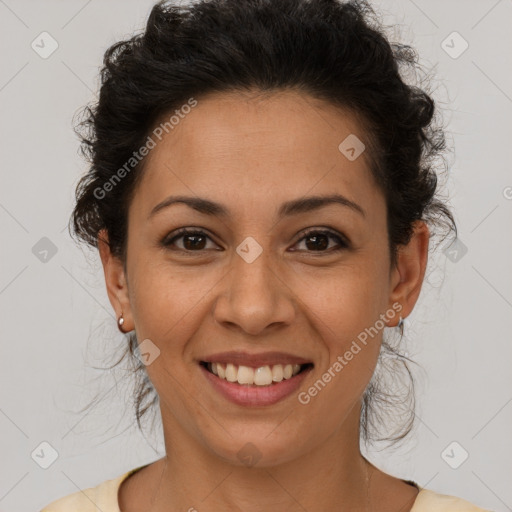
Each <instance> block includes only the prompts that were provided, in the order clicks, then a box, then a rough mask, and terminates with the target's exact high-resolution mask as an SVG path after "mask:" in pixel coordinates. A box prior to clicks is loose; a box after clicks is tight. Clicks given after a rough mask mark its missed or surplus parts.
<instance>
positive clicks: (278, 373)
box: [201, 361, 312, 386]
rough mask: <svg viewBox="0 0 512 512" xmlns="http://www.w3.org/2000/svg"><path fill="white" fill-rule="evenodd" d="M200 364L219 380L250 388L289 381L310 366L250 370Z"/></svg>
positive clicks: (249, 368)
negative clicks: (245, 385) (249, 386)
mask: <svg viewBox="0 0 512 512" xmlns="http://www.w3.org/2000/svg"><path fill="white" fill-rule="evenodd" d="M201 364H202V365H204V366H205V367H206V369H207V370H208V371H209V372H211V373H213V374H214V375H217V377H219V378H220V379H224V380H227V381H228V382H236V383H238V384H247V385H251V386H252V385H254V386H271V385H273V384H276V383H279V382H282V381H283V380H285V379H291V378H292V377H294V376H295V375H297V374H299V373H300V372H301V371H304V370H305V369H306V368H307V367H310V366H312V364H311V363H307V364H285V365H283V364H275V365H272V366H270V365H265V366H260V367H258V368H252V367H250V366H244V365H236V364H232V363H208V362H206V361H202V362H201Z"/></svg>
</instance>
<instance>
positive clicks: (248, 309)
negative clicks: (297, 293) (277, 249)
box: [214, 249, 296, 336]
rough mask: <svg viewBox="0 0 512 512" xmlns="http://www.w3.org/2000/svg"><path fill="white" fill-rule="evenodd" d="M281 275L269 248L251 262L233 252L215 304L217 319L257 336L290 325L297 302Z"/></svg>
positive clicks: (226, 325) (226, 324)
mask: <svg viewBox="0 0 512 512" xmlns="http://www.w3.org/2000/svg"><path fill="white" fill-rule="evenodd" d="M279 274H280V272H279V269H278V268H277V265H276V264H275V263H274V265H273V264H272V261H271V255H270V252H269V250H267V249H265V250H263V252H262V253H261V254H260V256H258V258H256V259H255V260H254V261H252V262H251V263H249V262H247V261H245V260H244V259H243V258H242V257H240V256H239V255H238V254H237V253H234V254H233V261H232V263H231V267H230V271H229V272H228V273H227V274H226V276H225V277H224V279H223V280H222V284H221V288H220V290H221V291H220V294H219V297H218V299H217V301H216V303H215V310H214V317H215V320H216V321H217V322H219V323H220V324H222V325H223V326H224V327H229V328H231V329H234V328H235V329H240V330H242V331H243V332H244V333H246V334H251V335H254V336H256V335H262V334H264V333H266V331H268V330H271V329H278V328H279V327H281V328H283V327H285V326H289V325H291V323H292V322H293V319H294V317H295V302H296V301H295V300H294V294H293V292H292V290H291V288H290V287H289V285H288V284H287V283H286V280H285V278H284V277H283V275H282V272H281V275H279Z"/></svg>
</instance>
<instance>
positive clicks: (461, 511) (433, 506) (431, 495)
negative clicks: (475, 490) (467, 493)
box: [410, 488, 492, 512]
mask: <svg viewBox="0 0 512 512" xmlns="http://www.w3.org/2000/svg"><path fill="white" fill-rule="evenodd" d="M410 512H492V511H490V510H487V509H484V508H480V507H478V506H477V505H474V504H473V503H470V502H469V501H466V500H465V499H463V498H458V497H456V496H450V495H448V494H440V493H437V492H435V491H432V490H430V489H425V488H421V489H420V492H419V493H418V496H417V497H416V501H415V502H414V506H413V507H412V509H411V511H410Z"/></svg>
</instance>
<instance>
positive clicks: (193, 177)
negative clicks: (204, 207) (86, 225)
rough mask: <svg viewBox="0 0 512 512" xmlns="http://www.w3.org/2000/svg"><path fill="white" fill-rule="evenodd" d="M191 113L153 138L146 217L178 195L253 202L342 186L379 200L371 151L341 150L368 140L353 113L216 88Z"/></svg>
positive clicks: (142, 194) (290, 96)
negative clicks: (349, 143)
mask: <svg viewBox="0 0 512 512" xmlns="http://www.w3.org/2000/svg"><path fill="white" fill-rule="evenodd" d="M187 112H188V113H187V114H182V115H181V116H180V117H174V120H175V121H176V120H178V122H175V124H173V125H172V129H171V128H169V126H168V130H167V131H168V133H167V132H165V131H164V132H163V134H162V135H161V136H160V138H161V140H159V139H157V138H156V137H155V136H153V137H152V138H153V139H154V140H155V143H156V144H155V147H154V148H153V149H152V150H151V151H150V153H149V155H148V157H147V159H146V162H145V169H144V176H143V179H142V181H141V183H140V184H139V187H138V190H137V193H136V194H135V196H134V203H135V202H136V203H137V210H138V211H141V212H142V213H145V214H146V215H149V212H150V211H151V209H152V208H153V207H154V205H155V204H156V203H158V202H160V201H162V200H163V199H165V198H166V197H167V196H168V195H171V194H173V195H176V194H187V195H196V196H200V197H208V198H210V199H212V200H215V201H218V202H224V203H225V202H226V201H229V200H235V201H236V200H239V201H240V202H241V201H243V203H244V205H247V206H248V205H249V204H252V205H253V206H255V205H257V204H258V203H259V202H263V203H266V204H269V202H273V201H278V202H284V201H286V200H289V199H291V198H296V197H300V196H304V195H309V193H310V192H311V193H312V194H313V193H314V194H325V193H333V192H339V193H343V194H344V195H345V196H350V197H349V199H352V200H354V201H356V198H357V201H356V202H360V203H361V202H364V203H367V204H369V205H371V203H372V202H375V200H378V196H379V191H378V190H377V189H376V186H375V184H374V182H373V179H372V177H371V173H370V171H369V158H368V154H367V151H366V150H364V151H363V152H362V153H361V154H360V156H359V157H357V158H356V159H353V160H350V159H349V158H347V156H346V154H345V153H344V152H342V151H340V148H339V146H340V144H341V143H343V141H345V140H347V138H348V140H349V141H350V140H359V141H361V142H363V141H365V142H366V141H367V135H366V134H365V133H364V132H363V129H362V127H361V126H360V125H359V123H358V122H357V119H355V118H354V116H352V115H350V114H349V113H348V112H344V111H342V110H341V109H339V108H335V107H333V106H332V105H330V104H327V103H324V102H322V101H319V100H316V99H314V98H311V97H309V96H306V95H304V94H302V93H298V92H295V91H284V92H283V91H282V92H279V93H274V94H258V95H256V94H247V93H244V94H242V93H238V92H236V93H223V94H215V95H210V96H208V97H206V98H199V99H198V100H197V105H196V106H194V107H193V108H191V109H187ZM170 115H172V114H170ZM170 115H166V116H163V117H162V120H163V121H164V122H165V120H168V119H169V117H170ZM161 126H163V125H161ZM354 136H355V137H357V139H351V137H352V138H353V137H354ZM359 149H360V148H359Z"/></svg>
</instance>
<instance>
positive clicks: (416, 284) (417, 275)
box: [388, 221, 430, 324]
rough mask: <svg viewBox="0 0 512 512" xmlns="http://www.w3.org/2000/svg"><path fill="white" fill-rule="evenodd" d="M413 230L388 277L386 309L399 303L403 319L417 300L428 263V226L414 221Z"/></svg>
mask: <svg viewBox="0 0 512 512" xmlns="http://www.w3.org/2000/svg"><path fill="white" fill-rule="evenodd" d="M413 229H414V231H413V234H412V236H411V239H410V241H409V243H408V244H407V245H401V246H400V247H399V249H398V254H397V262H396V265H395V267H393V269H392V271H391V276H390V285H391V288H390V289H391V294H390V296H389V304H388V307H391V306H392V304H395V303H397V302H398V303H400V304H401V305H402V310H401V311H400V315H401V316H402V318H404V319H405V318H406V317H408V316H409V315H410V313H411V312H412V310H413V308H414V305H415V304H416V301H417V300H418V297H419V295H420V291H421V286H422V284H423V278H424V276H425V269H426V267H427V261H428V244H429V239H430V232H429V229H428V226H427V224H426V223H425V222H424V221H416V222H415V223H414V227H413ZM396 324H398V319H397V321H396Z"/></svg>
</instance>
